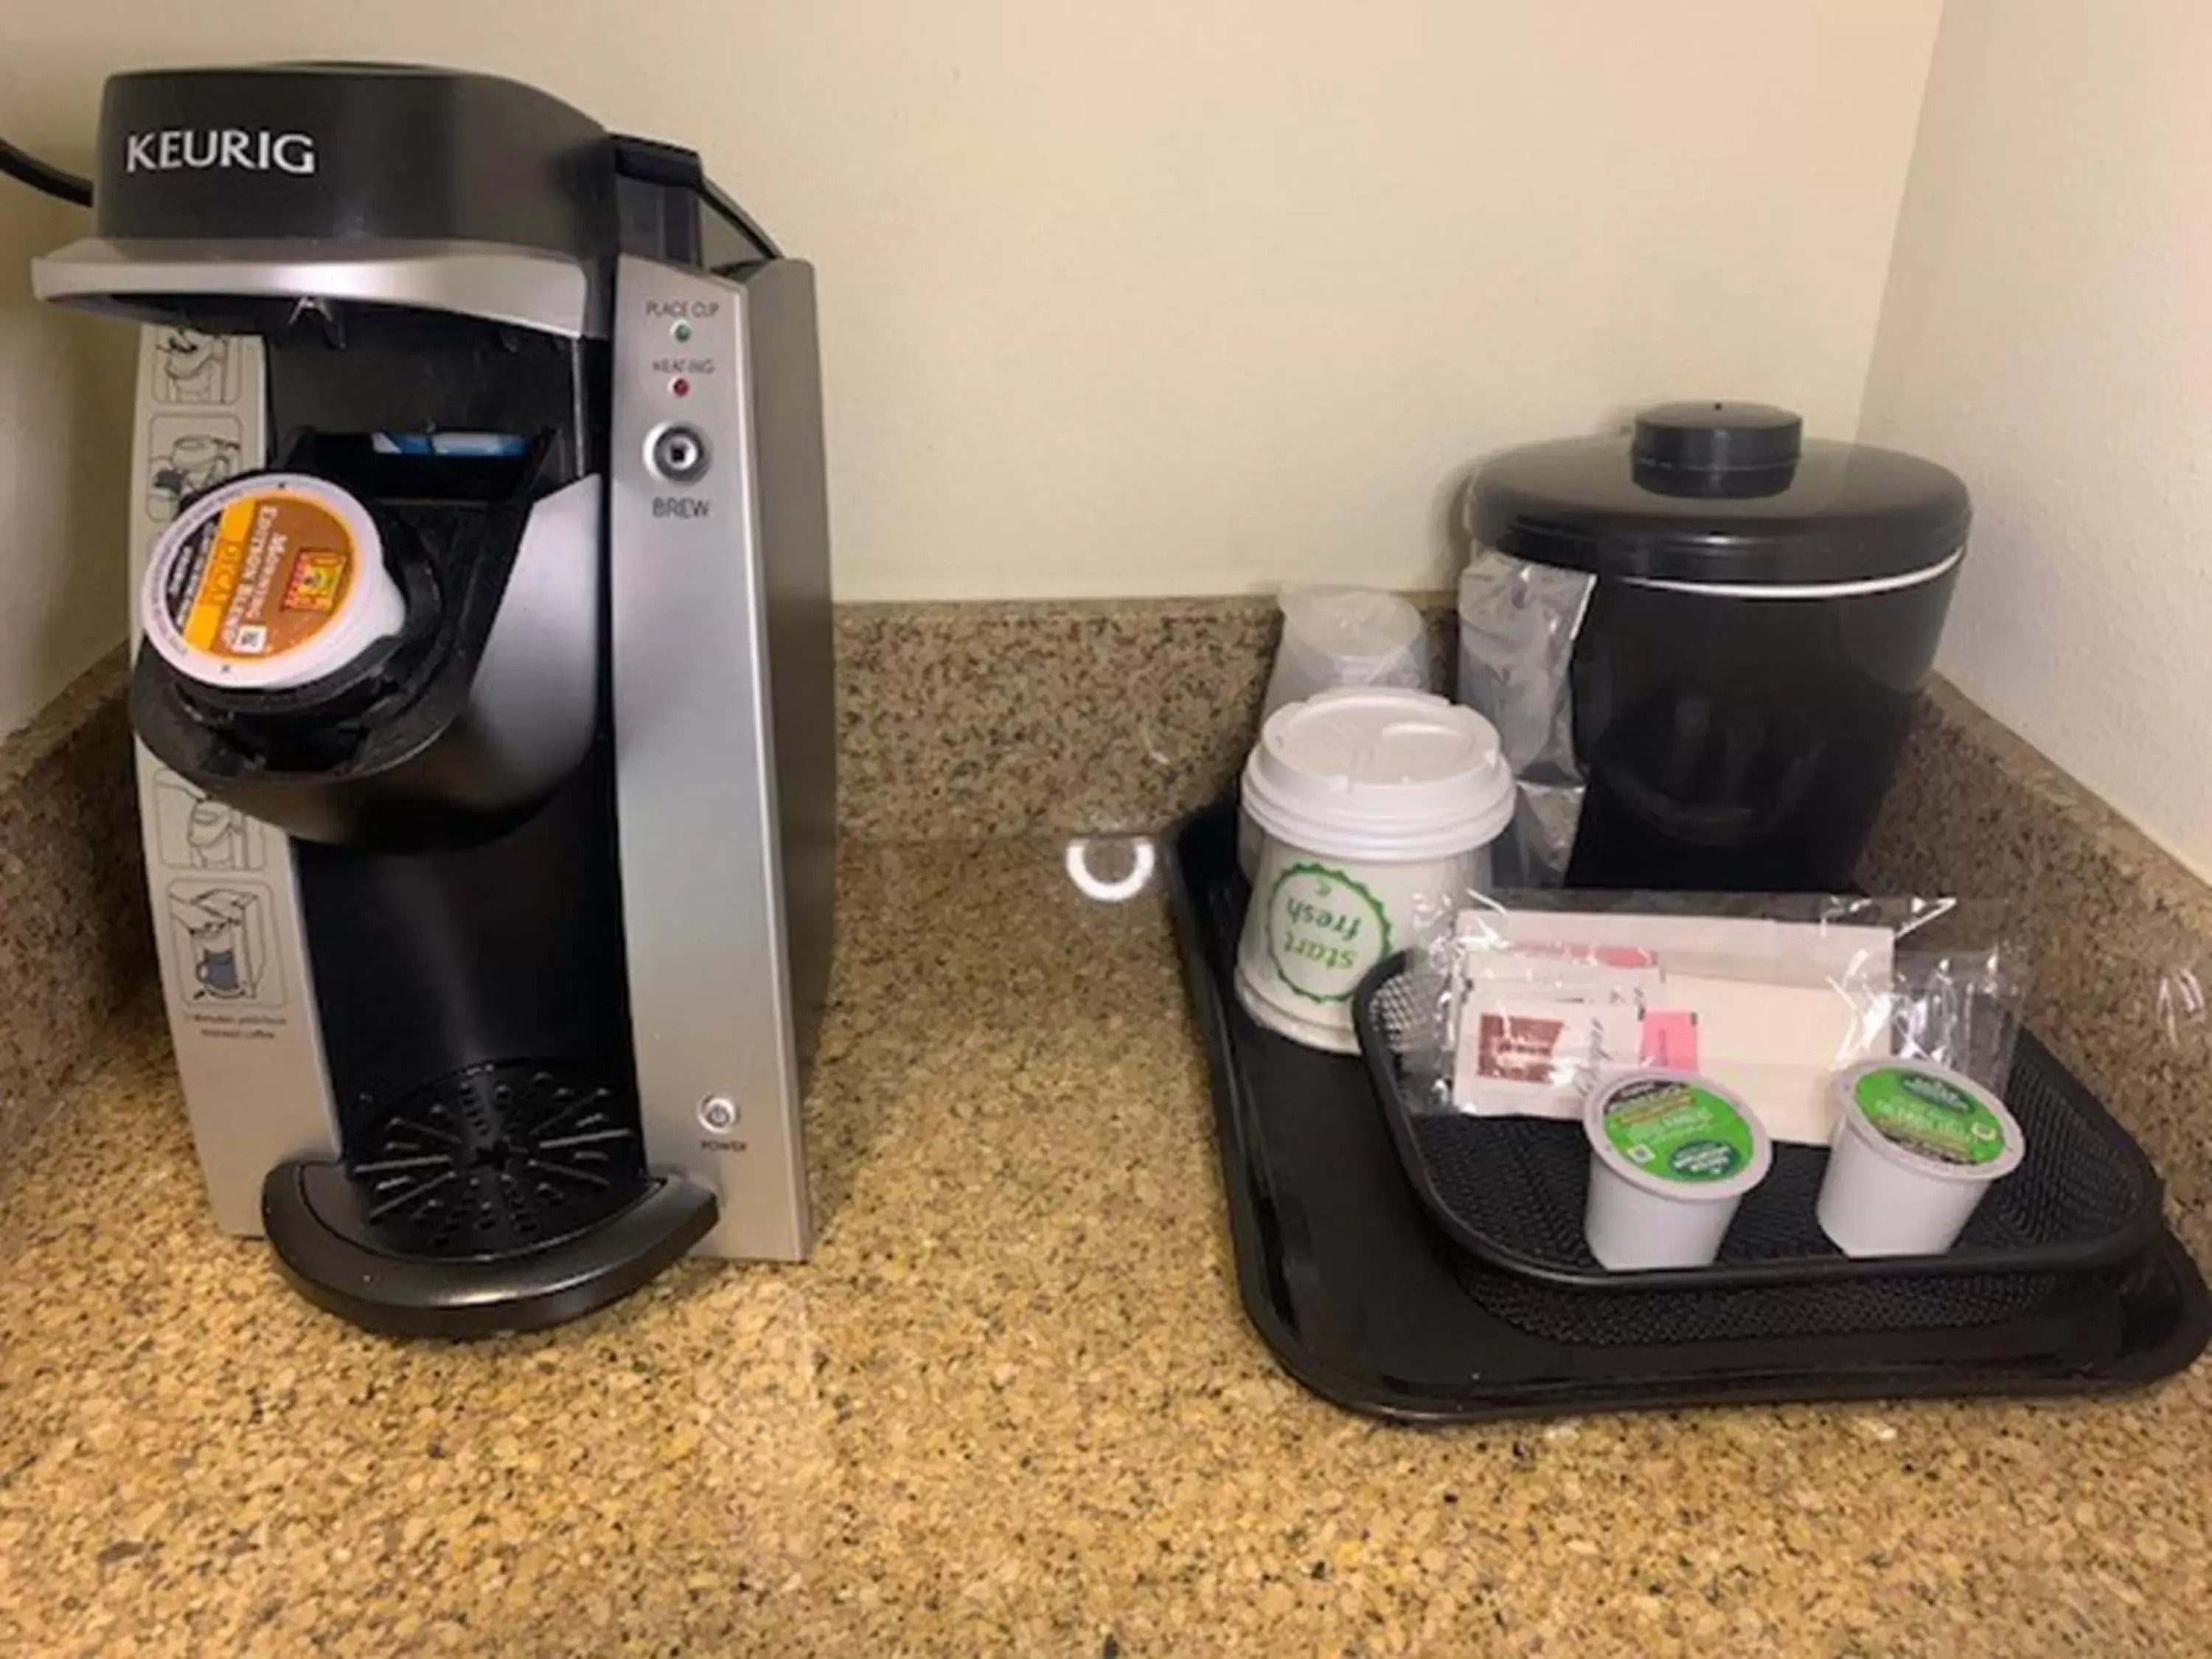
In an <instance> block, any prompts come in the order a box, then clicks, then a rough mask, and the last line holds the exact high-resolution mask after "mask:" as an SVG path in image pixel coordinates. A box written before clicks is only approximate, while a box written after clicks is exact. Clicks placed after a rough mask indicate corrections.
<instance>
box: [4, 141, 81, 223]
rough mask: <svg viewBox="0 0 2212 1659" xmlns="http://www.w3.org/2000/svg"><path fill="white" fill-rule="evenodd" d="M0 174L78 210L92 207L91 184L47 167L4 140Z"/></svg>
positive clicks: (57, 169) (33, 156)
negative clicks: (17, 180) (72, 204)
mask: <svg viewBox="0 0 2212 1659" xmlns="http://www.w3.org/2000/svg"><path fill="white" fill-rule="evenodd" d="M0 173H6V174H7V175H8V176H9V178H10V179H19V180H21V182H22V183H24V184H27V185H29V186H30V187H31V188H32V189H33V190H41V191H45V192H46V194H47V195H49V196H58V197H60V198H61V199H62V200H63V201H64V202H74V203H76V204H77V206H79V207H90V206H91V205H92V180H91V179H80V178H78V177H77V176H76V174H75V173H64V172H63V171H62V170H61V169H60V168H59V167H49V166H48V165H47V164H46V162H44V161H40V159H39V158H38V157H37V156H35V155H31V154H30V153H29V152H27V151H26V150H20V149H16V148H15V145H13V144H11V143H9V142H8V141H7V140H6V139H5V138H0Z"/></svg>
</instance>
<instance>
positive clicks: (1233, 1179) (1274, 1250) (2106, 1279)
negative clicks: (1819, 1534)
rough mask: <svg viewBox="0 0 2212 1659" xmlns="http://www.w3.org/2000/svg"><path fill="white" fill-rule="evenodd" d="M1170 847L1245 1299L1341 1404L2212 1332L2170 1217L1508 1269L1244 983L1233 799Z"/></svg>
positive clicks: (2073, 1367)
mask: <svg viewBox="0 0 2212 1659" xmlns="http://www.w3.org/2000/svg"><path fill="white" fill-rule="evenodd" d="M1168 864H1169V878H1170V892H1171V894H1172V896H1173V899H1174V903H1175V910H1176V927H1177V932H1178V936H1179V939H1180V941H1181V944H1182V951H1183V957H1184V964H1185V969H1186V975H1187V978H1188V984H1189V988H1190V994H1191V1000H1192V1004H1193V1006H1194V1011H1195V1012H1196V1015H1197V1018H1198V1024H1199V1029H1200V1034H1201V1036H1202V1037H1203V1038H1204V1041H1205V1044H1206V1056H1207V1061H1208V1070H1209V1073H1210V1076H1211V1079H1212V1089H1213V1097H1214V1109H1215V1123H1216V1128H1217V1132H1218V1137H1219V1141H1220V1149H1221V1161H1222V1181H1223V1186H1224V1188H1225V1194H1226V1196H1227V1199H1228V1203H1229V1211H1230V1222H1231V1235H1232V1237H1233V1240H1234V1243H1235V1249H1236V1257H1237V1280H1238V1286H1239V1290H1240V1292H1241V1294H1242V1297H1243V1303H1244V1308H1245V1311H1246V1312H1247V1314H1248V1315H1249V1316H1250V1318H1251V1320H1252V1322H1253V1324H1254V1325H1255V1328H1257V1329H1258V1331H1259V1333H1260V1334H1261V1339H1262V1340H1264V1341H1266V1342H1267V1346H1269V1347H1270V1348H1271V1349H1272V1350H1273V1352H1274V1353H1275V1355H1276V1356H1277V1358H1279V1359H1280V1360H1281V1362H1282V1364H1283V1365H1284V1366H1285V1369H1286V1370H1289V1371H1290V1372H1291V1375H1293V1376H1296V1377H1297V1378H1298V1379H1299V1380H1300V1381H1301V1382H1303V1383H1305V1384H1306V1385H1307V1386H1308V1387H1310V1388H1311V1389H1314V1390H1315V1391H1316V1392H1317V1393H1319V1394H1321V1395H1324V1396H1325V1397H1327V1398H1328V1399H1331V1400H1333V1401H1336V1402H1338V1403H1339V1404H1341V1405H1344V1406H1347V1407H1352V1408H1354V1409H1356V1410H1360V1411H1365V1412H1370V1413H1376V1414H1378V1415H1381V1416H1385V1417H1391V1418H1398V1419H1409V1420H1438V1419H1468V1418H1480V1417H1495V1416H1511V1415H1531V1414H1539V1413H1561V1412H1573V1411H1595V1410H1613V1409H1618V1408H1625V1407H1656V1406H1680V1405H1694V1404H1721V1403H1727V1402H1732V1401H1784V1400H1817V1399H1843V1398H1855V1397H1867V1396H1907V1395H1991V1394H2002V1395H2027V1394H2063V1393H2085V1392H2094V1391H2098V1390H2101V1389H2120V1388H2126V1387H2131V1386H2139V1385H2141V1384H2142V1383H2148V1382H2150V1381H2152V1380H2154V1379H2155V1378H2158V1377H2161V1376H2167V1375H2170V1374H2172V1372H2174V1371H2177V1370H2181V1369H2182V1368H2184V1367H2185V1366H2186V1365H2187V1364H2189V1363H2190V1362H2191V1360H2193V1359H2194V1358H2196V1357H2197V1354H2198V1353H2199V1352H2202V1350H2203V1347H2204V1345H2205V1341H2206V1338H2207V1335H2208V1334H2212V1303H2208V1298H2207V1297H2206V1294H2205V1289H2204V1285H2203V1279H2201V1278H2200V1277H2199V1275H2198V1273H2197V1269H2196V1267H2195V1266H2194V1265H2193V1264H2192V1263H2191V1261H2190V1260H2189V1258H2188V1256H2187V1255H2186V1254H2185V1252H2184V1251H2183V1250H2182V1249H2181V1248H2180V1246H2179V1244H2178V1243H2175V1242H2174V1240H2173V1239H2172V1237H2171V1236H2170V1235H2169V1234H2167V1233H2166V1232H2165V1231H2164V1230H2163V1228H2162V1227H2161V1228H2160V1231H2159V1232H2158V1234H2157V1236H2156V1237H2154V1238H2153V1239H2152V1240H2151V1241H2150V1242H2149V1243H2148V1244H2147V1245H2146V1246H2144V1248H2142V1249H2139V1250H2137V1251H2136V1252H2134V1253H2132V1254H2131V1255H2129V1256H2127V1257H2126V1258H2125V1259H2124V1260H2122V1261H2116V1262H2112V1263H2108V1264H2106V1265H2103V1266H2100V1267H2093V1268H2086V1269H2081V1270H2076V1271H2072V1272H2063V1273H2061V1272H2049V1273H2025V1272H2023V1273H2006V1274H1990V1275H1971V1276H1967V1277H1966V1278H1963V1279H1962V1278H1960V1277H1953V1278H1951V1279H1948V1280H1942V1279H1928V1280H1925V1281H1921V1282H1917V1283H1916V1282H1915V1281H1912V1280H1910V1279H1895V1278H1885V1279H1857V1280H1849V1281H1844V1282H1838V1283H1829V1284H1818V1285H1787V1286H1784V1285H1750V1286H1745V1287H1741V1288H1699V1289H1686V1290H1677V1291H1647V1290H1607V1291H1593V1290H1587V1289H1581V1288H1577V1287H1575V1286H1571V1285H1560V1284H1558V1283H1555V1282H1547V1281H1546V1280H1544V1279H1538V1278H1534V1277H1530V1276H1528V1275H1526V1274H1522V1273H1514V1272H1512V1271H1510V1270H1508V1269H1505V1268H1503V1267H1498V1265H1496V1264H1495V1263H1494V1262H1492V1261H1486V1260H1484V1259H1483V1258H1482V1257H1480V1256H1479V1255H1474V1254H1473V1253H1472V1252H1469V1251H1468V1250H1465V1249H1461V1248H1460V1247H1459V1246H1458V1245H1456V1244H1455V1243H1454V1242H1453V1241H1452V1239H1451V1238H1450V1237H1449V1236H1448V1235H1447V1234H1446V1233H1445V1231H1443V1228H1442V1227H1440V1226H1439V1225H1437V1222H1436V1220H1435V1219H1434V1218H1432V1217H1431V1215H1430V1213H1429V1212H1428V1210H1427V1209H1426V1208H1425V1206H1424V1205H1423V1204H1422V1202H1421V1200H1420V1199H1419V1197H1418V1196H1417V1195H1416V1194H1415V1192H1414V1190H1413V1186H1412V1184H1411V1183H1410V1182H1408V1181H1407V1178H1406V1173H1405V1170H1404V1167H1403V1165H1402V1164H1401V1162H1400V1159H1399V1153H1398V1149H1397V1147H1396V1146H1395V1144H1394V1142H1393V1140H1392V1138H1391V1134H1390V1132H1389V1128H1388V1127H1387V1126H1386V1124H1385V1121H1384V1119H1383V1112H1382V1109H1381V1108H1380V1105H1379V1103H1378V1102H1377V1100H1376V1095H1375V1091H1374V1089H1373V1086H1372V1084H1371V1082H1370V1078H1369V1075H1368V1073H1367V1070H1366V1068H1365V1067H1364V1065H1363V1064H1362V1062H1361V1061H1360V1060H1359V1059H1358V1058H1357V1057H1354V1056H1350V1055H1340V1054H1321V1053H1317V1052H1316V1051H1314V1050H1312V1049H1309V1048H1301V1047H1300V1046H1299V1045H1297V1044H1296V1043H1294V1042H1290V1041H1288V1040H1287V1039H1285V1038H1283V1037H1280V1036H1277V1035H1275V1034H1274V1033H1273V1032H1271V1031H1267V1030H1262V1029H1261V1027H1260V1026H1258V1025H1257V1024H1255V1023H1254V1022H1253V1020H1252V1019H1251V1018H1249V1016H1247V1015H1246V1014H1245V1012H1244V1011H1243V1008H1242V1007H1241V1006H1238V1004H1237V1000H1236V997H1235V994H1234V993H1233V991H1232V990H1231V968H1232V965H1233V963H1234V962H1235V957H1236V944H1237V931H1238V928H1239V927H1240V926H1241V923H1242V920H1243V910H1244V902H1245V897H1246V890H1245V886H1244V883H1243V878H1242V877H1241V876H1240V875H1239V874H1238V873H1237V862H1236V823H1235V816H1234V813H1233V811H1230V810H1227V809H1215V810H1213V811H1208V812H1205V813H1201V814H1199V815H1198V816H1197V817H1194V818H1192V819H1190V820H1188V822H1187V823H1184V824H1183V825H1182V827H1181V828H1180V829H1178V830H1177V831H1176V835H1175V836H1174V839H1173V842H1172V844H1171V848H1170V859H1169V860H1168ZM2000 1281H2001V1282H2000Z"/></svg>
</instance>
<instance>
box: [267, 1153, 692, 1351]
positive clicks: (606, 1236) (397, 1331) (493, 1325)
mask: <svg viewBox="0 0 2212 1659" xmlns="http://www.w3.org/2000/svg"><path fill="white" fill-rule="evenodd" d="M360 1204H361V1188H360V1187H359V1185H358V1184H357V1182H356V1180H355V1178H354V1177H353V1176H350V1175H349V1174H348V1172H347V1170H346V1169H345V1167H344V1165H343V1164H321V1163H314V1164H283V1165H280V1166H279V1167H278V1168H276V1169H274V1170H270V1172H269V1177H268V1179H267V1180H266V1181H265V1182H263V1184H262V1188H261V1219H262V1225H263V1228H264V1231H266V1233H267V1235H268V1238H269V1243H270V1249H271V1250H272V1251H273V1253H274V1254H275V1255H276V1264H277V1267H278V1269H279V1270H280V1271H281V1272H282V1273H283V1275H284V1277H285V1279H287V1280H288V1281H289V1283H290V1284H291V1285H292V1287H293V1288H294V1289H295V1290H296V1291H299V1292H300V1293H301V1295H302V1296H304V1297H307V1300H308V1301H310V1302H312V1303H313V1304H315V1305H316V1306H317V1307H319V1308H321V1309H323V1310H325V1311H326V1312H330V1313H334V1314H336V1315H337V1316H339V1317H340V1318H342V1319H346V1320H349V1321H351V1322H353V1323H354V1324H356V1325H359V1326H362V1328H365V1329H368V1330H372V1331H375V1332H378V1333H380V1334H383V1335H386V1336H433V1337H455V1338H471V1337H484V1336H501V1335H507V1334H513V1333H515V1332H520V1331H535V1330H543V1329H544V1328H547V1327H548V1326H552V1325H559V1324H563V1323H566V1322H568V1321H569V1320H572V1319H579V1318H581V1317H582V1316H584V1315H586V1314H587V1313H591V1312H593V1311H594V1310H598V1309H600V1308H604V1307H605V1306H606V1305H607V1304H610V1303H612V1302H617V1301H619V1300H621V1298H623V1297H625V1296H628V1295H629V1293H630V1292H631V1291H635V1290H637V1289H639V1288H641V1286H642V1285H644V1284H645V1283H646V1282H647V1280H648V1279H652V1278H653V1275H655V1274H656V1273H659V1272H660V1270H661V1269H662V1268H664V1267H667V1266H668V1265H669V1264H670V1263H671V1262H673V1261H676V1260H677V1259H678V1257H679V1256H681V1255H684V1252H685V1251H687V1250H689V1249H690V1248H691V1247H692V1246H693V1245H694V1244H696V1243H698V1242H699V1241H700V1240H701V1239H702V1238H704V1237H706V1236H707V1235H708V1233H709V1232H710V1231H713V1230H714V1223H715V1221H716V1220H717V1219H718V1218H719V1207H718V1206H717V1205H716V1203H715V1200H714V1194H712V1193H710V1192H708V1190H707V1189H706V1188H703V1187H701V1186H698V1185H697V1184H696V1183H695V1182H689V1181H685V1180H683V1179H682V1178H680V1177H675V1176H647V1177H644V1178H643V1179H642V1180H641V1182H640V1183H639V1187H638V1190H637V1192H636V1194H635V1197H633V1198H632V1199H631V1200H630V1201H629V1203H628V1204H626V1205H625V1206H623V1208H621V1209H619V1210H617V1212H615V1213H613V1214H612V1215H610V1216H608V1217H607V1218H605V1220H603V1221H600V1222H599V1223H598V1224H597V1225H593V1226H592V1227H590V1228H587V1229H586V1230H585V1231H581V1232H578V1233H574V1234H571V1235H570V1236H568V1237H565V1238H561V1239H557V1240H555V1241H554V1242H552V1243H547V1244H542V1245H538V1246H537V1247H535V1248H533V1249H528V1250H524V1251H520V1252H517V1253H514V1254H511V1255H500V1256H495V1257H490V1258H483V1257H477V1258H473V1259H471V1258H455V1257H434V1256H422V1255H393V1254H388V1253H386V1252H385V1251H382V1250H379V1249H374V1248H373V1247H371V1246H370V1245H368V1244H367V1243H362V1241H361V1240H360V1238H358V1237H349V1233H350V1232H351V1231H352V1229H351V1228H349V1227H348V1226H347V1225H346V1223H347V1220H348V1219H349V1218H353V1217H354V1216H356V1214H357V1213H358V1211H359V1206H360Z"/></svg>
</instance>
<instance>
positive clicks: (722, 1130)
mask: <svg viewBox="0 0 2212 1659" xmlns="http://www.w3.org/2000/svg"><path fill="white" fill-rule="evenodd" d="M699 1127H701V1128H702V1129H704V1130H705V1131H706V1132H707V1133H708V1134H710V1135H726V1134H727V1133H729V1132H730V1131H731V1130H732V1129H734V1128H736V1127H738V1103H737V1102H736V1101H734V1100H732V1099H731V1098H730V1097H728V1096H727V1095H709V1096H708V1097H707V1098H706V1099H704V1100H702V1101H701V1102H700V1103H699Z"/></svg>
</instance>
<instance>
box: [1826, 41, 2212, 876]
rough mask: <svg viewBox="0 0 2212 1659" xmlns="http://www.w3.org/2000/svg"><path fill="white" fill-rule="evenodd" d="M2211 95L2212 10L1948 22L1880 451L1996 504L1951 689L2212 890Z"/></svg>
mask: <svg viewBox="0 0 2212 1659" xmlns="http://www.w3.org/2000/svg"><path fill="white" fill-rule="evenodd" d="M2122 16H2124V21H2125V25H2126V26H2125V27H2114V26H2113V25H2114V22H2115V21H2116V19H2118V18H2120V17H2122ZM2208 70H2212V6H2207V5H2205V4H2203V0H2130V4H2129V5H2127V6H2126V7H2124V8H2123V9H2122V10H2121V11H2120V12H2118V13H2116V12H2114V11H2113V10H2112V9H2111V8H2099V7H2093V6H2083V5H2081V4H2079V3H2077V0H1948V7H1947V9H1946V11H1945V13H1944V17H1943V23H1942V35H1941V38H1940V41H1939V44H1938V46H1937V48H1936V62H1935V68H1934V70H1933V73H1932V75H1931V77H1930V81H1929V93H1928V106H1927V113H1926V116H1925V118H1924V119H1923V125H1922V128H1921V134H1920V142H1919V148H1918V152H1917V156H1916V159H1915V161H1914V163H1913V167H1912V173H1911V188H1910V191H1909V192H1908V194H1907V197H1906V200H1905V211H1904V216H1903V219H1902V222H1901V224H1900V227H1899V234H1898V238H1897V249H1896V261H1895V266H1894V269H1893V272H1892V275H1891V278H1890V283H1889V291H1888V302H1887V307H1886V309H1885V311H1884V313H1883V316H1882V325H1881V343H1880V346H1879V348H1878V349H1877V351H1876V354H1875V364H1874V369H1873V374H1872V376H1871V380H1870V382H1869V389H1868V394H1867V404H1866V421H1865V431H1866V435H1867V436H1868V437H1869V438H1870V439H1873V440H1875V441H1887V442H1892V443H1895V444H1898V445H1899V446H1901V447H1910V448H1914V449H1917V450H1921V451H1923V452H1924V453H1929V454H1931V455H1934V456H1936V457H1937V458H1939V459H1942V460H1944V461H1947V462H1948V463H1949V464H1950V465H1953V466H1954V467H1955V468H1956V469H1957V470H1958V471H1960V473H1962V474H1963V475H1964V476H1965V477H1966V480H1967V482H1968V483H1970V484H1971V485H1972V488H1973V490H1974V495H1975V499H1976V504H1977V505H1976V520H1975V531H1974V538H1973V546H1972V556H1970V557H1969V558H1968V560H1967V562H1966V572H1965V574H1964V575H1963V576H1962V578H1961V580H1960V592H1959V596H1958V599H1957V603H1956V605H1955V607H1954V611H1953V612H1952V617H1951V623H1950V628H1949V630H1948V634H1947V635H1946V637H1945V641H1944V650H1943V656H1942V667H1943V669H1944V670H1945V671H1947V672H1948V674H1950V676H1951V677H1952V678H1954V680H1956V681H1957V682H1958V683H1959V684H1960V687H1961V688H1962V689H1963V690H1966V692H1967V693H1968V694H1969V695H1970V696H1972V697H1973V698H1974V699H1975V700H1976V701H1977V702H1980V703H1981V704H1982V705H1983V706H1984V708H1988V709H1989V710H1990V712H1991V713H1992V714H1996V716H1997V718H1998V719H2000V720H2003V721H2004V722H2005V723H2006V724H2007V725H2008V726H2013V727H2014V728H2015V730H2017V731H2019V732H2021V734H2022V735H2023V736H2025V737H2027V738H2028V740H2029V741H2030V742H2032V743H2033V744H2036V745H2037V746H2038V747H2039V748H2041V749H2042V750H2044V751H2045V753H2046V754H2048V755H2049V756H2050V757H2051V758H2052V759H2053V760H2055V761H2057V763H2059V764H2060V765H2061V766H2063V767H2064V768H2065V769H2067V770H2068V771H2069V772H2071V773H2073V774H2074V775H2075V776H2076V777H2078V778H2080V779H2081V780H2082V781H2084V782H2086V783H2087V784H2088V785H2089V786H2090V787H2092V788H2093V789H2095V790H2096V791H2097V792H2098V793H2100V794H2102V795H2104V796H2105V797H2106V799H2109V800H2111V801H2112V804H2113V805H2115V806H2117V807H2118V808H2119V810H2120V811H2123V812H2124V813H2126V814H2127V815H2128V816H2129V817H2132V818H2134V819H2135V820H2136V822H2137V823H2140V824H2141V825H2142V827H2143V828H2144V829H2146V830H2148V832H2149V833H2150V834H2151V835H2152V836H2154V837H2156V838H2157V839H2159V840H2160V841H2162V842H2165V843H2166V845H2167V846H2168V847H2169V848H2172V850H2173V851H2174V852H2175V853H2176V854H2179V855H2180V856H2181V857H2182V858H2183V859H2185V860H2187V861H2188V862H2190V863H2191V864H2192V865H2194V866H2195V867H2196V868H2197V870H2198V871H2199V872H2203V873H2206V874H2208V875H2212V556H2208V554H2207V551H2206V549H2207V546H2208V542H2209V541H2212V94H2208V83H2207V79H2206V76H2207V71H2208Z"/></svg>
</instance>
